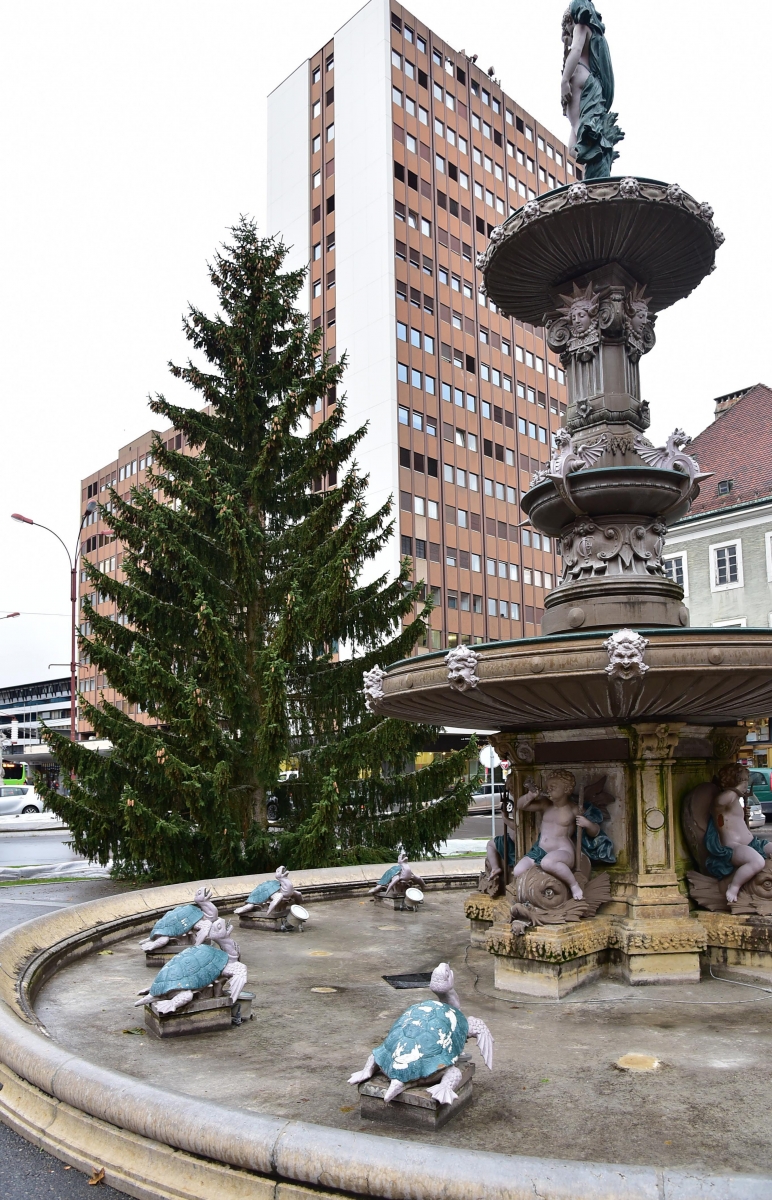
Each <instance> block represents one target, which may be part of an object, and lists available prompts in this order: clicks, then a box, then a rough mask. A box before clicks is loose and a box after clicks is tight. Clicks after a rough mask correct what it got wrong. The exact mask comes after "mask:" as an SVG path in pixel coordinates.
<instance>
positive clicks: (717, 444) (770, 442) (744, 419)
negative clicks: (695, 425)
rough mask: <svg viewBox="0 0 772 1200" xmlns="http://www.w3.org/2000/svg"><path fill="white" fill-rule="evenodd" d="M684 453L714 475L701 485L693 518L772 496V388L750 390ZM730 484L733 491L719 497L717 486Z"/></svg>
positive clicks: (692, 510) (762, 387)
mask: <svg viewBox="0 0 772 1200" xmlns="http://www.w3.org/2000/svg"><path fill="white" fill-rule="evenodd" d="M685 449H686V451H687V453H688V454H692V455H693V456H694V457H695V458H696V459H697V462H698V463H699V464H700V468H701V470H703V471H713V472H714V474H713V478H712V479H706V480H705V482H704V483H703V484H702V485H701V488H700V495H699V496H698V497H697V499H696V500H695V502H694V504H693V505H692V507H691V510H690V514H689V515H690V516H691V515H694V514H696V513H706V512H713V511H714V510H715V509H721V508H732V507H733V506H734V505H737V504H747V503H748V502H749V501H752V500H761V499H762V498H763V497H765V496H772V388H768V387H767V386H766V384H763V383H757V384H756V385H755V387H752V388H748V391H747V392H746V393H745V395H744V396H742V397H741V398H740V399H739V400H738V401H737V402H736V403H735V404H733V405H732V407H731V408H729V409H727V411H726V412H724V413H723V414H722V415H721V416H720V417H717V418H716V419H715V421H714V422H713V424H712V425H709V426H708V428H707V429H703V431H702V433H700V434H698V435H697V437H696V438H695V439H694V441H693V442H692V443H691V444H690V445H689V446H687V447H685ZM726 480H731V481H732V486H731V490H730V491H728V492H727V493H726V494H725V495H720V494H719V491H718V485H719V483H721V482H723V481H726Z"/></svg>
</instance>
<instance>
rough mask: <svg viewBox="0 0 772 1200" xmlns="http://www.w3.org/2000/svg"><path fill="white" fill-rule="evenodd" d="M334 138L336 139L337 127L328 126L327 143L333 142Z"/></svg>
mask: <svg viewBox="0 0 772 1200" xmlns="http://www.w3.org/2000/svg"><path fill="white" fill-rule="evenodd" d="M334 137H335V126H334V125H328V126H327V141H328V142H331V141H332V140H333V138H334Z"/></svg>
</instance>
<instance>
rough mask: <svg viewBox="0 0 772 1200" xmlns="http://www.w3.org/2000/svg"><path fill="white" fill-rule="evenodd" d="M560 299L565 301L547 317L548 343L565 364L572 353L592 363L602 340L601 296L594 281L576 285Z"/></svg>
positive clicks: (580, 359)
mask: <svg viewBox="0 0 772 1200" xmlns="http://www.w3.org/2000/svg"><path fill="white" fill-rule="evenodd" d="M560 299H561V300H562V301H563V303H562V304H561V305H560V306H559V307H558V309H557V313H556V314H554V315H552V316H551V317H550V318H548V320H547V326H546V328H547V344H548V345H549V348H550V350H554V351H555V353H556V354H559V355H560V357H561V361H562V362H563V365H564V366H566V365H567V364H568V363H569V362H570V359H571V356H572V355H573V356H575V357H576V358H578V359H579V361H580V362H589V361H590V360H591V359H592V358H593V357H594V355H595V353H596V351H597V348H598V345H599V343H600V326H599V322H598V310H599V308H600V299H599V297H598V295H597V293H596V292H595V290H594V289H593V286H592V284H591V283H588V285H587V287H586V288H580V287H578V286H577V284H574V288H573V292H572V294H571V295H570V296H565V295H562V294H561V296H560Z"/></svg>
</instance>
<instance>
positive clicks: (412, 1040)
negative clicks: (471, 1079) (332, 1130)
mask: <svg viewBox="0 0 772 1200" xmlns="http://www.w3.org/2000/svg"><path fill="white" fill-rule="evenodd" d="M453 984H454V979H453V972H452V971H451V969H450V967H449V966H448V964H447V963H440V965H439V966H438V967H435V969H434V971H433V972H432V978H431V983H430V984H429V987H430V988H431V990H432V991H433V992H434V994H435V996H436V997H437V999H436V1000H423V1001H421V1002H420V1003H418V1004H411V1005H410V1008H408V1009H406V1010H405V1012H403V1014H402V1016H401V1017H398V1018H397V1020H396V1021H395V1022H394V1024H393V1025H392V1027H391V1029H390V1030H389V1032H388V1034H387V1036H386V1038H385V1039H384V1041H382V1042H381V1044H380V1046H376V1047H375V1049H374V1050H373V1052H372V1054H371V1055H370V1057H369V1058H368V1060H367V1062H366V1063H365V1066H364V1070H362V1071H357V1072H356V1073H355V1074H354V1075H352V1076H351V1077H350V1078H349V1083H364V1082H365V1080H367V1079H372V1077H373V1075H375V1073H376V1071H378V1070H379V1069H380V1070H381V1071H382V1072H383V1074H384V1075H385V1076H386V1077H387V1078H388V1079H390V1080H391V1083H390V1084H389V1087H388V1088H387V1090H386V1093H385V1095H384V1097H383V1099H384V1100H385V1101H386V1103H387V1104H388V1103H389V1101H391V1100H393V1099H394V1098H395V1096H398V1095H399V1094H400V1092H403V1091H404V1090H405V1088H406V1087H407V1086H408V1085H409V1084H411V1083H417V1084H418V1085H419V1086H421V1081H423V1080H428V1079H429V1078H430V1077H431V1076H432V1075H435V1074H436V1073H437V1072H438V1071H443V1075H442V1078H441V1079H440V1080H439V1082H438V1083H436V1084H434V1085H433V1086H431V1087H428V1088H427V1089H426V1090H427V1091H428V1092H429V1093H430V1095H432V1096H433V1097H434V1099H435V1100H437V1101H438V1103H440V1104H452V1103H453V1101H454V1100H457V1099H458V1094H457V1092H456V1091H455V1090H454V1089H455V1088H456V1087H458V1085H459V1083H460V1082H461V1078H462V1075H461V1071H460V1070H459V1069H458V1067H457V1066H456V1065H455V1063H456V1060H457V1059H458V1056H459V1055H460V1054H461V1051H462V1050H463V1049H464V1046H465V1044H466V1041H467V1038H470V1037H471V1038H476V1039H477V1045H478V1048H479V1050H480V1054H481V1055H482V1058H483V1062H484V1063H485V1065H486V1067H487V1068H488V1070H489V1071H492V1070H493V1036H492V1035H491V1031H490V1030H489V1029H488V1026H487V1025H486V1024H485V1022H484V1021H481V1020H480V1018H479V1017H465V1016H464V1014H463V1013H462V1011H461V1001H460V1000H459V998H458V996H457V994H456V991H455V988H454V986H453ZM424 1086H425V1085H424Z"/></svg>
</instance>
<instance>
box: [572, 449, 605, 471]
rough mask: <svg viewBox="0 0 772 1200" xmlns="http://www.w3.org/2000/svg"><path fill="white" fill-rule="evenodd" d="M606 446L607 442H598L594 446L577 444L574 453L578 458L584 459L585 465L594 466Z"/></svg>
mask: <svg viewBox="0 0 772 1200" xmlns="http://www.w3.org/2000/svg"><path fill="white" fill-rule="evenodd" d="M605 448H606V447H605V443H601V444H598V443H596V444H595V445H594V446H577V448H576V450H575V451H574V454H575V456H576V458H580V459H581V460H582V462H583V463H584V465H585V467H594V466H595V463H596V462H597V461H598V459H599V458H600V456H601V454H602V453H603V451H604V450H605Z"/></svg>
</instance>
